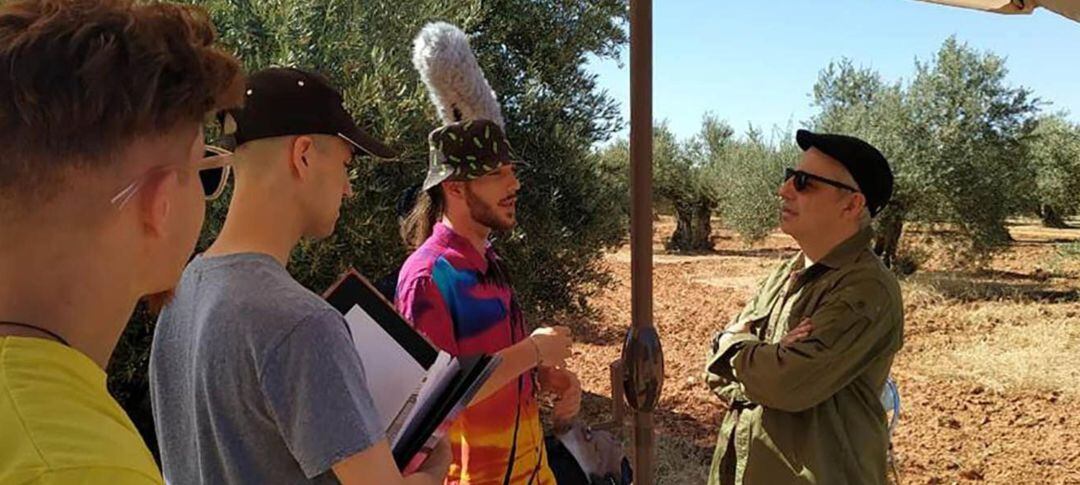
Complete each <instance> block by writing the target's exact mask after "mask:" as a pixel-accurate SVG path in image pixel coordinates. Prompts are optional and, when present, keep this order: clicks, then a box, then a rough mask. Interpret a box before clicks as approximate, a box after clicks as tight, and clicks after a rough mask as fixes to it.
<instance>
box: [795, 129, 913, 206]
mask: <svg viewBox="0 0 1080 485" xmlns="http://www.w3.org/2000/svg"><path fill="white" fill-rule="evenodd" d="M795 142H796V143H798V144H799V148H801V149H802V150H803V151H806V150H809V149H810V147H814V148H817V149H818V150H821V151H822V153H824V154H826V155H828V156H830V157H832V158H833V159H835V160H836V161H838V162H840V164H841V165H843V166H844V168H847V171H848V172H849V173H851V178H853V179H855V183H856V184H857V185H858V186H859V191H860V192H862V194H863V196H865V197H866V208H867V209H868V210H869V211H870V215H871V216H876V215H878V213H879V212H881V209H884V208H885V206H886V205H888V204H889V199H890V198H892V193H893V173H892V169H891V168H889V162H888V160H885V156H884V155H882V154H881V152H880V151H878V149H877V148H874V146H873V145H871V144H869V143H867V142H865V141H863V140H860V139H858V138H855V137H853V136H847V135H836V134H829V133H813V132H810V131H807V130H799V131H797V132H795Z"/></svg>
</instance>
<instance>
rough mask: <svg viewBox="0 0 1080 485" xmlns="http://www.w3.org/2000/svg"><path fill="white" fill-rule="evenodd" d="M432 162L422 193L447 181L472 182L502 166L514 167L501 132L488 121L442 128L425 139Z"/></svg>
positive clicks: (475, 121) (450, 125)
mask: <svg viewBox="0 0 1080 485" xmlns="http://www.w3.org/2000/svg"><path fill="white" fill-rule="evenodd" d="M428 145H429V146H430V149H431V162H430V164H429V165H428V175H427V179H426V180H424V187H423V189H424V190H428V189H430V188H432V187H434V186H436V185H439V184H441V183H443V182H445V181H447V180H453V181H463V180H474V179H477V178H480V177H482V176H484V175H486V174H487V173H488V172H491V171H492V170H495V169H498V168H499V167H502V166H503V165H508V164H517V163H518V161H517V157H516V156H514V153H513V152H512V151H511V150H510V142H509V141H507V140H506V135H505V134H503V130H502V128H499V125H497V124H495V123H494V122H492V121H489V120H472V121H462V122H457V123H452V124H449V125H445V126H443V127H440V128H438V129H436V130H435V131H432V132H431V134H430V135H428Z"/></svg>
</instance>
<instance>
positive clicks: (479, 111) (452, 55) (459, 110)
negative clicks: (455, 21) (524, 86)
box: [413, 22, 503, 127]
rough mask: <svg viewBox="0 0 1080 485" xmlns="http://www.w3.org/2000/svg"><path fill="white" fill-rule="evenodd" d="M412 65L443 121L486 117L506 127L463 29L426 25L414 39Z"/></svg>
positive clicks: (432, 24) (500, 110) (493, 94)
mask: <svg viewBox="0 0 1080 485" xmlns="http://www.w3.org/2000/svg"><path fill="white" fill-rule="evenodd" d="M413 66H415V67H416V70H417V71H419V72H420V79H421V80H423V81H424V85H426V86H427V91H428V95H429V96H430V97H431V102H432V103H434V104H435V107H436V108H438V110H439V117H440V118H442V121H443V123H453V122H455V121H467V120H475V119H487V120H491V121H494V122H495V123H497V124H498V125H499V126H500V127H502V126H503V117H502V109H501V108H500V107H499V101H498V100H497V99H496V97H495V91H493V90H492V89H491V85H490V84H488V82H487V79H486V78H485V77H484V71H483V70H482V69H480V64H479V63H478V62H476V56H475V55H474V54H473V51H472V48H471V47H469V39H468V37H466V35H465V32H462V31H461V29H459V28H457V27H455V26H453V25H450V24H448V23H446V22H433V23H430V24H427V25H425V26H424V28H423V29H421V30H420V33H419V34H418V35H417V36H416V39H415V40H414V41H413Z"/></svg>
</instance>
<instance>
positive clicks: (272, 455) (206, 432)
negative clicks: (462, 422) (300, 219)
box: [150, 254, 384, 485]
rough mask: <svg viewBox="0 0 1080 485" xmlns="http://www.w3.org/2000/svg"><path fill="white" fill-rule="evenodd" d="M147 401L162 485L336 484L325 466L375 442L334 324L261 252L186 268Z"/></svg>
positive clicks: (371, 414)
mask: <svg viewBox="0 0 1080 485" xmlns="http://www.w3.org/2000/svg"><path fill="white" fill-rule="evenodd" d="M150 394H151V399H152V401H153V410H154V425H155V426H156V427H157V436H158V444H159V446H160V448H161V461H162V470H163V472H164V474H165V479H166V480H167V481H168V482H169V483H170V484H172V485H187V484H215V485H216V484H237V483H254V484H264V483H274V484H277V483H281V484H292V483H337V479H336V477H335V476H334V473H333V471H332V470H331V467H332V466H333V465H334V463H336V462H338V461H340V460H341V459H343V458H346V457H349V456H351V455H353V454H356V453H357V452H360V451H363V450H365V449H367V448H368V447H370V446H372V445H373V444H375V443H376V442H378V441H379V440H381V439H382V438H383V437H384V433H383V432H382V431H381V430H380V429H379V424H378V423H379V422H380V420H379V418H378V416H377V414H376V413H377V411H376V410H375V406H374V404H373V403H372V401H371V396H370V395H369V394H368V389H367V385H366V383H365V380H364V368H363V366H362V364H361V362H360V357H359V356H358V355H357V354H356V350H355V348H354V347H353V344H352V340H351V338H350V336H349V331H348V328H347V326H346V323H345V319H344V318H342V316H341V314H340V313H338V312H337V311H336V310H335V309H334V308H333V307H331V306H330V305H329V304H328V303H327V302H326V301H324V300H323V299H322V298H320V297H319V296H318V295H316V294H314V293H312V292H311V291H308V290H307V289H306V288H304V287H303V286H301V285H300V284H299V283H297V282H296V281H295V280H293V278H292V277H291V276H289V274H288V272H286V271H285V268H283V267H282V266H281V265H280V264H279V263H278V262H277V261H276V260H275V259H273V258H272V257H270V256H268V255H265V254H233V255H226V256H218V257H198V258H196V259H195V260H194V261H192V262H191V264H190V265H188V267H187V269H186V270H184V275H183V277H182V278H181V280H180V284H179V286H178V287H177V290H176V296H175V298H174V299H173V301H172V302H171V303H170V304H169V305H168V306H166V308H165V310H164V311H163V312H162V314H161V317H160V318H159V319H158V324H157V329H156V330H155V333H154V344H153V348H152V350H151V352H150Z"/></svg>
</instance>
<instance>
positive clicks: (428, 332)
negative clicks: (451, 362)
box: [397, 276, 460, 356]
mask: <svg viewBox="0 0 1080 485" xmlns="http://www.w3.org/2000/svg"><path fill="white" fill-rule="evenodd" d="M397 310H398V312H400V313H401V315H402V316H403V317H405V320H406V321H408V322H409V323H410V324H412V326H413V328H415V329H416V330H417V331H418V332H420V333H421V334H423V335H424V336H425V337H427V338H428V340H430V341H431V343H432V344H434V345H435V346H436V347H438V348H439V349H441V350H445V351H446V352H447V353H449V354H450V355H454V356H457V355H460V352H459V350H458V346H457V339H456V338H455V337H454V320H453V317H452V316H451V314H450V309H449V308H448V307H447V305H446V300H445V299H444V298H443V295H442V292H440V291H439V287H438V286H437V285H436V284H435V281H434V280H432V278H431V277H430V276H421V277H417V278H415V279H413V280H411V281H408V282H406V284H404V285H402V287H401V288H399V294H398V298H397Z"/></svg>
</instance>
